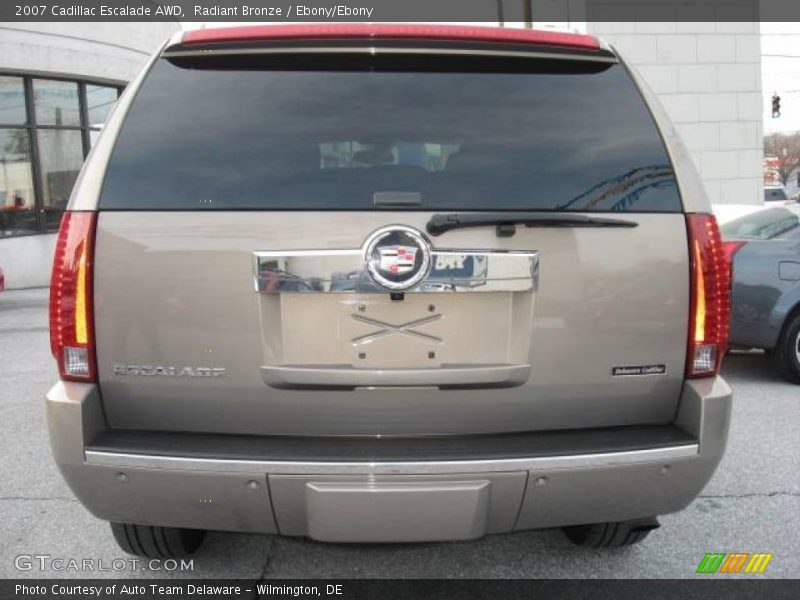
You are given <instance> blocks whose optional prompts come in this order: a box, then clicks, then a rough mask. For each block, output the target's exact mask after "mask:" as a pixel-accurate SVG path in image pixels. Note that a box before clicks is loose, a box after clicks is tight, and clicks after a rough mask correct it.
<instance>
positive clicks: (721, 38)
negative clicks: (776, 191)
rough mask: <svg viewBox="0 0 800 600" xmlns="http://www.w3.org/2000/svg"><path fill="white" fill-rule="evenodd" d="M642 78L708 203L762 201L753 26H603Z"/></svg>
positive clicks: (757, 51) (597, 30)
mask: <svg viewBox="0 0 800 600" xmlns="http://www.w3.org/2000/svg"><path fill="white" fill-rule="evenodd" d="M587 29H588V31H589V32H590V33H594V34H597V35H599V36H601V37H602V38H603V39H605V40H606V41H607V42H609V43H611V44H613V45H614V46H615V47H616V48H617V49H618V50H619V51H620V53H622V54H623V55H624V56H625V57H626V58H627V59H628V60H629V61H630V62H631V63H632V64H633V65H635V67H636V69H637V70H638V71H639V73H640V74H641V75H642V77H643V79H644V80H645V81H646V82H647V83H648V85H649V86H650V87H651V88H652V90H653V91H654V92H655V93H656V95H657V96H658V97H659V100H660V101H661V104H662V105H663V107H664V109H665V110H666V112H667V114H668V115H669V116H670V118H671V119H672V121H673V123H675V126H676V128H677V129H678V131H679V132H680V134H681V137H682V138H683V141H684V143H685V144H686V146H687V148H688V149H689V151H690V152H691V154H692V157H693V158H694V162H695V164H696V165H697V168H698V169H699V171H700V176H701V177H702V178H703V182H704V184H705V187H706V191H707V192H708V197H709V199H710V200H711V202H712V204H757V203H761V202H763V197H764V194H763V187H764V184H763V166H762V161H763V156H764V130H763V109H762V106H763V99H762V92H761V87H762V85H761V36H760V24H759V23H758V22H713V21H712V22H698V23H686V22H657V23H642V22H638V23H634V22H619V23H614V22H601V23H588V24H587Z"/></svg>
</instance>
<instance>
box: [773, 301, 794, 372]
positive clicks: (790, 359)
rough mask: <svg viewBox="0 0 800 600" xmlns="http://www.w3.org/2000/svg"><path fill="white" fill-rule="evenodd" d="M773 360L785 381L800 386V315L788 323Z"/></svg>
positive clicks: (774, 350) (774, 351)
mask: <svg viewBox="0 0 800 600" xmlns="http://www.w3.org/2000/svg"><path fill="white" fill-rule="evenodd" d="M771 358H772V362H773V363H774V364H775V368H776V369H777V370H778V373H780V374H781V376H782V377H783V378H784V379H786V380H787V381H791V382H792V383H798V384H800V314H798V315H795V316H794V317H792V318H791V319H790V320H789V321H787V323H786V325H785V326H784V328H783V331H782V332H781V335H780V337H779V338H778V343H777V345H776V346H775V348H773V350H772V356H771Z"/></svg>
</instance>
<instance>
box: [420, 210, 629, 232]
mask: <svg viewBox="0 0 800 600" xmlns="http://www.w3.org/2000/svg"><path fill="white" fill-rule="evenodd" d="M486 225H496V226H497V235H498V236H499V237H510V236H512V235H514V233H515V232H516V226H517V225H524V226H525V227H636V226H637V225H638V223H637V222H636V221H628V220H625V219H616V218H613V219H612V218H607V217H588V216H586V215H565V214H563V213H560V214H559V213H535V212H532V213H531V212H528V213H525V212H494V213H449V214H436V215H433V216H432V217H431V218H430V220H429V221H428V225H427V230H428V233H429V234H431V235H441V234H443V233H445V232H447V231H451V230H453V229H463V228H465V227H484V226H486Z"/></svg>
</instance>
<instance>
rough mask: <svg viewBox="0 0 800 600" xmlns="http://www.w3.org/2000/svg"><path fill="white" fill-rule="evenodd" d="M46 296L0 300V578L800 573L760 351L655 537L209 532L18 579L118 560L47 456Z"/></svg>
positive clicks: (789, 450) (106, 534)
mask: <svg viewBox="0 0 800 600" xmlns="http://www.w3.org/2000/svg"><path fill="white" fill-rule="evenodd" d="M47 298H48V291H47V290H45V289H38V290H20V291H6V292H3V293H0V417H2V420H1V421H0V422H1V423H2V435H1V436H0V448H1V449H2V456H3V458H2V460H0V577H98V576H100V577H167V576H168V577H243V578H251V579H259V578H279V577H293V578H316V577H320V578H351V577H397V578H403V577H431V578H438V577H470V578H492V577H501V578H511V577H548V578H571V577H591V578H614V577H670V578H684V577H698V576H697V575H696V574H695V570H696V568H697V565H698V564H699V562H700V560H701V559H702V558H703V555H704V554H705V553H706V552H772V553H773V554H774V557H773V559H772V561H771V563H770V564H769V566H768V568H767V569H766V571H765V573H764V574H763V576H764V577H797V575H798V573H800V426H799V425H798V424H800V418H798V409H800V388H799V387H797V386H793V385H791V384H788V383H785V382H784V381H782V380H781V379H780V378H779V377H778V376H777V375H776V374H775V373H774V372H773V370H772V368H771V366H770V364H769V362H768V361H767V359H766V358H765V357H764V356H763V355H762V354H759V353H748V354H738V355H733V356H730V357H729V358H728V359H727V363H726V366H725V376H726V378H727V379H728V381H729V382H730V383H731V384H732V385H733V387H734V390H735V394H734V409H733V422H732V425H731V431H730V439H729V443H728V450H727V453H726V455H725V458H724V460H723V462H722V464H721V466H720V468H719V469H718V471H717V473H716V474H715V476H714V478H713V479H712V480H711V482H710V483H709V485H708V486H707V487H706V489H705V490H704V491H703V494H702V495H701V496H700V497H699V498H698V499H697V500H696V501H695V502H694V503H693V504H692V505H691V506H690V507H689V508H688V509H686V510H684V511H683V512H680V513H677V514H672V515H665V516H663V517H662V518H661V523H662V528H661V529H659V530H657V531H656V532H654V533H653V534H651V535H650V537H649V538H648V539H647V540H645V542H644V543H642V544H639V545H638V546H633V547H629V548H622V549H611V550H604V551H594V550H585V549H581V548H576V547H574V546H572V545H571V544H570V543H569V542H568V541H567V539H566V538H565V537H564V536H563V535H562V534H561V532H560V531H557V530H547V531H531V532H521V533H515V534H510V535H500V536H489V537H486V538H484V539H482V540H478V541H474V542H463V543H440V544H410V545H397V544H391V545H361V544H358V545H344V544H338V545H326V544H320V543H316V542H313V541H310V540H305V539H293V538H279V537H274V536H258V535H239V534H228V533H212V534H209V536H208V538H207V540H206V543H205V545H204V546H203V548H202V549H201V550H200V552H198V553H197V554H196V555H195V556H194V557H193V558H194V561H193V570H192V571H184V572H169V573H167V572H164V571H150V570H144V571H142V570H141V567H140V568H137V569H136V570H132V569H125V570H121V571H113V570H111V571H104V572H97V571H86V572H74V571H66V572H65V571H54V570H45V571H41V570H39V568H38V566H36V563H35V562H34V565H33V568H31V569H30V570H18V568H17V567H16V566H15V562H19V561H16V560H15V559H16V557H18V556H20V555H48V556H50V557H51V558H64V559H77V560H79V561H81V560H83V559H94V560H95V561H98V560H102V561H103V564H104V565H106V566H108V565H111V564H112V561H114V559H120V558H126V555H125V554H124V553H122V551H121V550H119V549H118V548H117V546H116V544H115V542H114V541H113V539H112V537H111V532H110V530H109V528H108V525H107V524H106V523H104V522H101V521H99V520H97V519H95V518H94V517H93V516H91V515H90V514H89V513H88V512H87V511H86V510H85V509H84V508H83V507H82V506H81V505H80V504H79V503H78V502H77V501H76V500H75V499H74V498H73V496H72V494H71V492H70V490H69V489H68V488H67V486H66V485H65V483H64V482H63V480H62V479H61V476H60V475H59V473H58V470H57V469H56V467H55V465H54V464H53V461H52V459H51V457H50V449H49V446H48V441H47V432H46V427H45V418H44V395H45V393H46V392H47V390H48V389H49V388H50V386H51V385H52V384H53V383H54V382H55V381H56V379H57V373H56V369H55V365H54V362H53V360H52V357H51V355H50V348H49V338H48V331H47ZM22 564H23V565H25V564H26V563H25V561H23V562H22ZM95 564H98V563H97V562H95ZM703 577H719V575H713V576H709V575H705V576H703ZM739 577H741V575H739ZM748 577H753V576H751V575H748Z"/></svg>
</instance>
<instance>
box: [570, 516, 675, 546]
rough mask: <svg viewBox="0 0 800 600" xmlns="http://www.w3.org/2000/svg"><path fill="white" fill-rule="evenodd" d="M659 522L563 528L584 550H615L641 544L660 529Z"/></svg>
mask: <svg viewBox="0 0 800 600" xmlns="http://www.w3.org/2000/svg"><path fill="white" fill-rule="evenodd" d="M659 527H660V525H659V524H658V520H657V519H655V518H654V517H653V518H649V519H636V520H634V521H620V522H617V523H592V524H590V525H574V526H572V527H563V528H562V529H563V531H564V534H565V535H566V536H567V537H568V538H569V541H571V542H572V543H573V544H576V545H577V546H583V547H584V548H614V547H618V546H630V545H631V544H637V543H639V542H641V541H642V540H643V539H644V538H646V537H647V536H648V534H649V533H650V532H651V531H653V529H658V528H659Z"/></svg>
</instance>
